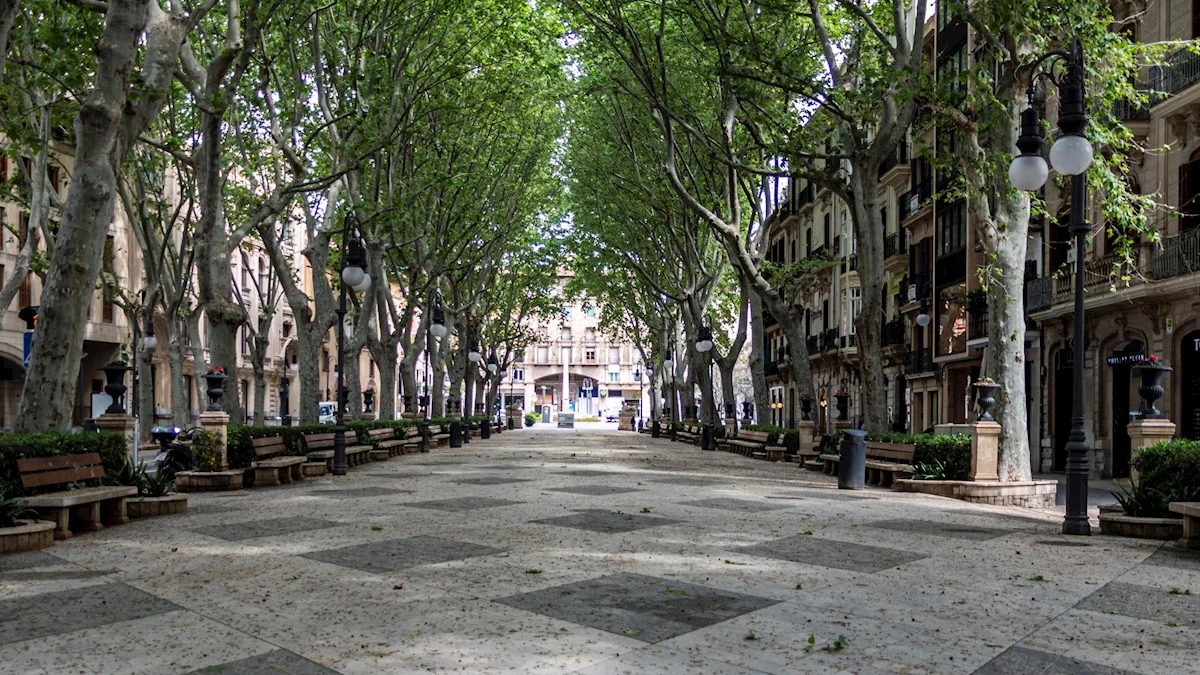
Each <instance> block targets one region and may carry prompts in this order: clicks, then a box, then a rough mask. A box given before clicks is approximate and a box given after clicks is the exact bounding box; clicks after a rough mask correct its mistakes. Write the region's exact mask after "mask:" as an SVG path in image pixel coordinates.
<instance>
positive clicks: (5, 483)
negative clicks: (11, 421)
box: [0, 431, 129, 497]
mask: <svg viewBox="0 0 1200 675" xmlns="http://www.w3.org/2000/svg"><path fill="white" fill-rule="evenodd" d="M93 452H94V453H98V454H99V455H100V462H101V463H102V464H103V465H104V470H105V473H106V474H107V473H108V472H115V471H119V470H120V469H121V467H122V466H124V465H125V464H126V463H127V461H128V457H129V446H128V445H127V444H126V442H125V437H124V436H122V435H120V434H117V433H113V432H110V431H103V432H99V433H82V434H64V433H61V432H58V431H49V432H45V433H40V434H3V435H0V494H5V495H8V496H10V497H19V496H22V495H26V494H32V493H33V492H34V491H36V490H31V491H28V492H27V491H26V490H25V489H24V488H22V487H21V476H20V473H19V472H18V471H17V460H18V459H28V458H32V457H57V456H60V455H82V454H88V453H93ZM99 482H100V481H98V480H93V481H86V482H85V483H83V484H84V485H88V486H94V485H98V484H99ZM61 489H62V486H60V485H47V486H46V487H45V488H39V490H40V491H42V492H52V491H54V490H61Z"/></svg>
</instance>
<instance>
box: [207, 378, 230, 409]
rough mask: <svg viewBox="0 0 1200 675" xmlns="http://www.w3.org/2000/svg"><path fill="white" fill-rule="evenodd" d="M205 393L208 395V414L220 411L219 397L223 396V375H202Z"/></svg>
mask: <svg viewBox="0 0 1200 675" xmlns="http://www.w3.org/2000/svg"><path fill="white" fill-rule="evenodd" d="M204 382H205V388H206V389H207V391H206V393H207V394H208V410H209V412H220V411H221V397H222V396H224V395H225V389H224V388H223V387H224V386H225V373H205V374H204Z"/></svg>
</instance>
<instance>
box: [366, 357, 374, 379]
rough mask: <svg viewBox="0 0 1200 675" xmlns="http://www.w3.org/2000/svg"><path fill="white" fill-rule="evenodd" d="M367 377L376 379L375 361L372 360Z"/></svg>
mask: <svg viewBox="0 0 1200 675" xmlns="http://www.w3.org/2000/svg"><path fill="white" fill-rule="evenodd" d="M367 377H368V378H371V377H375V359H371V361H370V365H369V366H367Z"/></svg>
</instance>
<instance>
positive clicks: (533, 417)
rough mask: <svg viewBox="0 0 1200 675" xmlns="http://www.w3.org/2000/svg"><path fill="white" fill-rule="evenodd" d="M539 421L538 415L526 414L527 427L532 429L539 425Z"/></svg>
mask: <svg viewBox="0 0 1200 675" xmlns="http://www.w3.org/2000/svg"><path fill="white" fill-rule="evenodd" d="M537 421H538V416H537V414H535V413H531V412H527V413H525V426H527V427H531V426H533V425H535V424H537Z"/></svg>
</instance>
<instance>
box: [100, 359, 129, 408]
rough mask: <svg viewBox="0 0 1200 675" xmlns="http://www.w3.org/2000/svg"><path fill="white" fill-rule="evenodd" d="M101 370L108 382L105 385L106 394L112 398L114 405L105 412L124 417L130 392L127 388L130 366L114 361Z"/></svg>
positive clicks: (110, 405)
mask: <svg viewBox="0 0 1200 675" xmlns="http://www.w3.org/2000/svg"><path fill="white" fill-rule="evenodd" d="M100 370H103V371H104V378H105V380H107V383H106V384H105V385H104V393H106V394H108V395H109V396H111V397H112V403H111V404H109V406H108V408H106V409H105V410H104V412H105V413H112V414H114V415H124V414H125V392H126V390H128V387H126V386H125V373H126V372H128V371H129V366H127V365H126V364H125V362H124V361H113V362H112V363H110V364H108V365H106V366H103V367H101V368H100Z"/></svg>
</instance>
